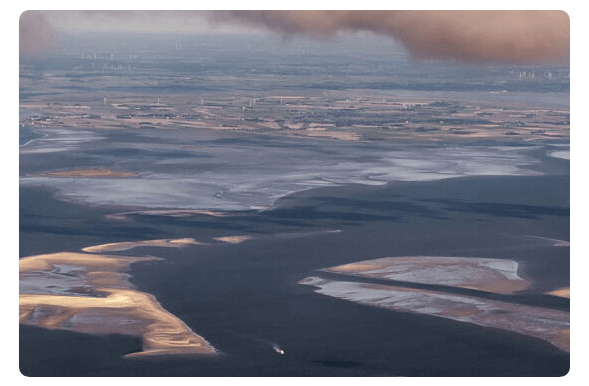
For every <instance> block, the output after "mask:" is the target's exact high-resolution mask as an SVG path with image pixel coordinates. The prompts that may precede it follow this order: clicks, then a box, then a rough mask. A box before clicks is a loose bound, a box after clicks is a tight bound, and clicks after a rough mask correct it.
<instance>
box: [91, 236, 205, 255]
mask: <svg viewBox="0 0 589 386" xmlns="http://www.w3.org/2000/svg"><path fill="white" fill-rule="evenodd" d="M199 244H203V243H201V242H199V241H196V240H195V239H193V238H184V239H175V240H174V239H160V240H145V241H123V242H120V243H109V244H101V245H93V246H90V247H85V248H82V251H84V252H91V253H95V252H114V251H125V250H127V249H131V248H136V247H164V248H179V247H184V246H187V245H199Z"/></svg>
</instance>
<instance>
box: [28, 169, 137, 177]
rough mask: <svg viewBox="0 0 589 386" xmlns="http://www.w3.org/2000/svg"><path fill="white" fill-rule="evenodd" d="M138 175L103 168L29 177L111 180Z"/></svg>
mask: <svg viewBox="0 0 589 386" xmlns="http://www.w3.org/2000/svg"><path fill="white" fill-rule="evenodd" d="M137 176H139V174H138V173H132V172H120V171H114V170H109V169H104V168H89V169H73V170H62V171H53V172H44V173H38V174H34V175H30V177H86V178H111V177H137Z"/></svg>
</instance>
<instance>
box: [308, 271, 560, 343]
mask: <svg viewBox="0 0 589 386" xmlns="http://www.w3.org/2000/svg"><path fill="white" fill-rule="evenodd" d="M299 284H304V285H310V286H313V287H316V288H317V289H316V290H315V292H318V293H320V294H323V295H327V296H332V297H335V298H338V299H343V300H348V301H352V302H356V303H361V304H366V305H370V306H375V307H381V308H386V309H390V310H394V311H401V312H411V313H417V314H425V315H431V316H436V317H440V318H446V319H452V320H456V321H460V322H467V323H473V324H477V325H480V326H484V327H491V328H499V329H502V330H507V331H513V332H517V333H520V334H523V335H528V336H532V337H536V338H540V339H543V340H546V341H548V342H550V343H551V344H553V345H554V346H556V347H558V348H560V349H561V350H563V351H566V352H570V322H569V320H570V314H569V313H568V312H565V311H558V310H552V309H547V308H540V307H533V306H527V305H522V304H513V303H507V302H501V301H496V300H490V299H483V298H475V297H471V296H463V295H455V294H447V293H443V292H436V291H429V290H421V289H413V288H405V287H396V286H388V285H377V284H366V283H355V282H346V281H335V280H328V279H322V278H319V277H308V278H305V279H303V280H301V281H300V282H299Z"/></svg>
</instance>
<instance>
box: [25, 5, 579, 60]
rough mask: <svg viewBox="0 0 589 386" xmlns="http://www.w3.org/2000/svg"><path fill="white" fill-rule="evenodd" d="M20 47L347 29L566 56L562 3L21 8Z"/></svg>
mask: <svg viewBox="0 0 589 386" xmlns="http://www.w3.org/2000/svg"><path fill="white" fill-rule="evenodd" d="M19 24H20V25H19V46H20V52H21V53H35V52H38V51H40V50H42V49H43V48H45V47H47V46H49V45H50V44H51V43H52V42H53V41H54V39H55V38H56V36H58V32H59V31H113V30H118V31H173V32H191V33H234V34H235V33H237V34H242V33H270V34H277V35H283V36H289V35H299V36H306V37H309V38H312V39H321V38H325V37H329V36H333V35H340V36H342V35H343V36H345V35H346V34H350V33H366V32H368V33H374V34H377V35H383V36H387V37H390V38H391V39H394V40H396V41H398V42H400V43H402V44H403V45H404V46H405V48H407V50H408V51H409V52H410V53H411V54H412V55H413V56H414V57H416V58H419V59H427V58H446V59H452V60H458V61H463V62H471V63H486V62H514V63H535V62H549V63H559V64H567V63H568V62H569V57H570V48H569V47H570V32H569V31H570V24H569V16H568V14H567V13H566V12H564V11H492V10H491V11H477V10H474V11H444V10H442V11H420V10H417V11H363V10H355V11H338V10H331V11H319V10H311V11H297V10H295V11H284V10H278V11H264V10H241V11H240V10H238V11H231V10H221V11H27V12H25V13H23V14H22V15H21V17H20V23H19Z"/></svg>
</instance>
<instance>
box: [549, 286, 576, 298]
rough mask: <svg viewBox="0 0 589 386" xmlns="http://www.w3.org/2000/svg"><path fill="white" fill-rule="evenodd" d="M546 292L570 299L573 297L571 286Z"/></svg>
mask: <svg viewBox="0 0 589 386" xmlns="http://www.w3.org/2000/svg"><path fill="white" fill-rule="evenodd" d="M546 294H547V295H552V296H559V297H561V298H568V299H570V298H571V289H570V287H565V288H558V289H555V290H554V291H550V292H546Z"/></svg>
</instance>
